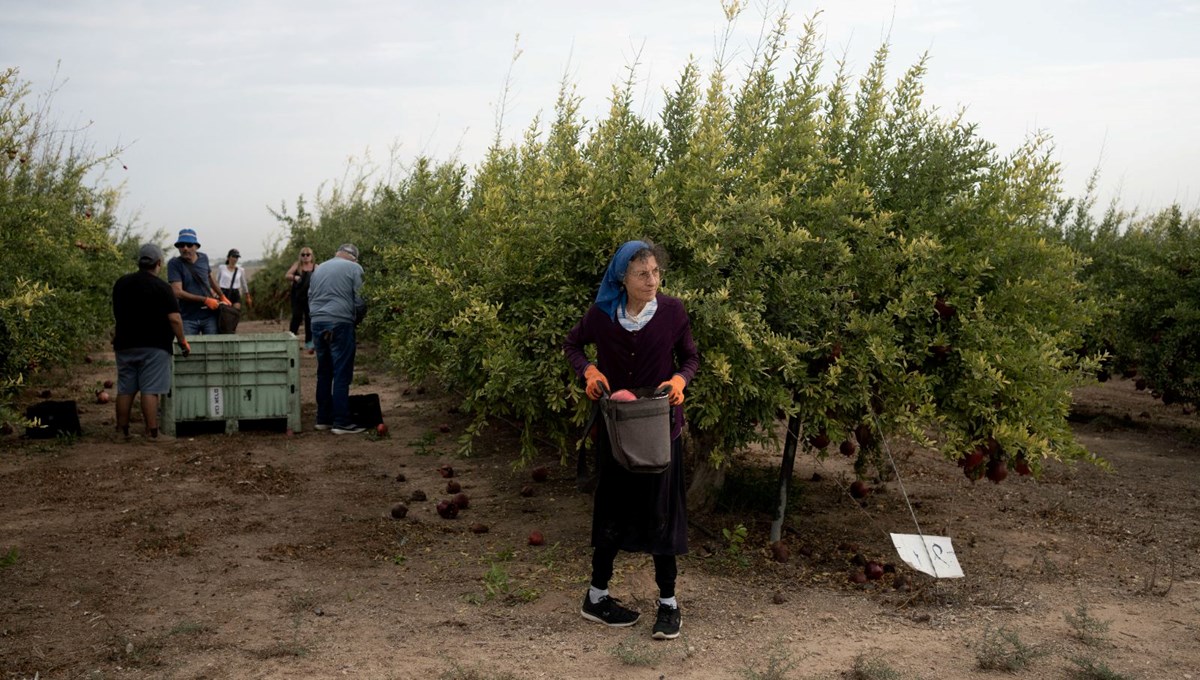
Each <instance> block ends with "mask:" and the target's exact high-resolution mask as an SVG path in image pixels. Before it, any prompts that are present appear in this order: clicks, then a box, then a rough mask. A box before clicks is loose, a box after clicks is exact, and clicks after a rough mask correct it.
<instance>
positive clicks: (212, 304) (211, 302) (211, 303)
mask: <svg viewBox="0 0 1200 680" xmlns="http://www.w3.org/2000/svg"><path fill="white" fill-rule="evenodd" d="M204 306H205V307H208V308H209V309H216V308H217V307H220V306H221V303H220V302H219V301H218V300H217V299H216V298H204Z"/></svg>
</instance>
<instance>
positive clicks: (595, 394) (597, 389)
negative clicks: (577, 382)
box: [583, 364, 610, 401]
mask: <svg viewBox="0 0 1200 680" xmlns="http://www.w3.org/2000/svg"><path fill="white" fill-rule="evenodd" d="M583 381H584V382H585V383H587V395H588V399H591V400H592V401H597V400H598V399H600V396H601V395H602V394H604V393H605V392H608V391H610V390H609V388H608V378H605V377H604V374H603V373H601V372H600V369H598V368H596V367H595V366H593V365H592V364H588V365H587V368H585V369H583ZM601 385H603V387H601Z"/></svg>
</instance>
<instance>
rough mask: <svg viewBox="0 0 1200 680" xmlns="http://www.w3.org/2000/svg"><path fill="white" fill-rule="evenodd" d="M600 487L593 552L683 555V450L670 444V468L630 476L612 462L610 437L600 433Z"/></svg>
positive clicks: (594, 514)
mask: <svg viewBox="0 0 1200 680" xmlns="http://www.w3.org/2000/svg"><path fill="white" fill-rule="evenodd" d="M598 430H599V432H598V435H599V436H598V437H597V441H596V460H597V468H598V471H599V482H598V483H597V486H596V496H595V503H594V505H593V507H592V546H593V547H611V546H613V545H616V546H617V547H619V548H620V549H621V550H625V551H627V552H644V553H650V554H653V555H683V554H684V553H686V552H687V551H688V547H687V505H686V495H685V493H684V488H683V483H684V480H683V444H682V443H681V439H682V438H681V437H676V438H675V439H674V440H672V441H671V465H670V467H668V468H667V469H666V470H664V471H662V472H659V473H655V474H647V473H642V472H630V471H628V470H626V469H625V468H623V467H621V466H620V465H619V464H618V463H617V461H616V460H615V459H614V458H613V456H612V448H611V445H610V443H609V440H608V432H607V431H606V429H605V428H604V427H603V426H601V427H600V428H598Z"/></svg>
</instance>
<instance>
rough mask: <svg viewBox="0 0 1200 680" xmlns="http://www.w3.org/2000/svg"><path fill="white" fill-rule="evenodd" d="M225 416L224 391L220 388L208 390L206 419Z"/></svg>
mask: <svg viewBox="0 0 1200 680" xmlns="http://www.w3.org/2000/svg"><path fill="white" fill-rule="evenodd" d="M223 415H225V391H224V390H222V389H221V388H220V387H212V388H209V390H208V417H209V418H220V417H221V416H223Z"/></svg>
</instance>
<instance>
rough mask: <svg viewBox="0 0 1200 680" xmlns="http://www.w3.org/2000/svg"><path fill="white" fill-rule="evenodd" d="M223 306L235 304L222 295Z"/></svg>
mask: <svg viewBox="0 0 1200 680" xmlns="http://www.w3.org/2000/svg"><path fill="white" fill-rule="evenodd" d="M221 304H223V305H232V304H233V303H232V302H230V301H229V298H227V297H225V296H224V295H222V296H221Z"/></svg>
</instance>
